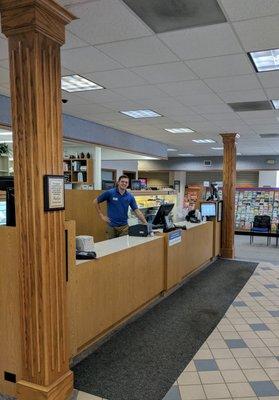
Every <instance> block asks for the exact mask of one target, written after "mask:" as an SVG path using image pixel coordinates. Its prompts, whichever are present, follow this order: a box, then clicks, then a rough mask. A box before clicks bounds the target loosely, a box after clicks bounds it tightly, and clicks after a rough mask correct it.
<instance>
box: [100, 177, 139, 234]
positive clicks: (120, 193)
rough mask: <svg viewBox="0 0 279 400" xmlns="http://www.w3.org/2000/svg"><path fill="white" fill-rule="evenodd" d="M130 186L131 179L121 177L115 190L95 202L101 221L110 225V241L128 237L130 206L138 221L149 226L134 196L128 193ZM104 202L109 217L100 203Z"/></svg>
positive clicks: (108, 230) (108, 231)
mask: <svg viewBox="0 0 279 400" xmlns="http://www.w3.org/2000/svg"><path fill="white" fill-rule="evenodd" d="M128 185H129V177H128V176H127V175H121V176H120V177H119V179H118V181H117V186H116V187H115V188H113V189H109V190H107V191H106V192H104V193H102V194H101V195H100V196H98V197H97V198H96V199H95V200H94V204H95V207H96V209H97V211H98V214H99V215H100V217H101V219H102V220H103V221H105V222H107V223H108V227H107V235H108V239H113V238H116V237H119V236H124V235H128V229H129V225H128V209H129V206H130V207H131V209H132V210H133V211H134V213H135V214H136V216H137V217H138V219H139V220H140V221H141V222H142V223H143V224H147V222H146V219H145V218H144V215H143V214H142V212H141V211H140V210H139V209H138V205H137V203H136V200H135V198H134V196H133V195H132V194H131V193H129V192H128V191H127V187H128ZM103 201H106V202H107V214H108V215H107V216H106V215H104V214H103V213H102V211H101V207H100V203H102V202H103Z"/></svg>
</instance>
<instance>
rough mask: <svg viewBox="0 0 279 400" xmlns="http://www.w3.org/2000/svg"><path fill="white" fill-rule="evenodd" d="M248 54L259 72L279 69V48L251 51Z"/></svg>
mask: <svg viewBox="0 0 279 400" xmlns="http://www.w3.org/2000/svg"><path fill="white" fill-rule="evenodd" d="M248 54H249V55H250V57H251V59H252V61H253V63H254V67H255V68H256V71H257V72H266V71H275V70H277V69H279V49H273V50H263V51H251V52H250V53H248Z"/></svg>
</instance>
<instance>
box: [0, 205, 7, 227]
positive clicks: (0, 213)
mask: <svg viewBox="0 0 279 400" xmlns="http://www.w3.org/2000/svg"><path fill="white" fill-rule="evenodd" d="M6 204H7V203H6V200H0V225H6V223H7V216H6V212H7V211H6Z"/></svg>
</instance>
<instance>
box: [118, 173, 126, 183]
mask: <svg viewBox="0 0 279 400" xmlns="http://www.w3.org/2000/svg"><path fill="white" fill-rule="evenodd" d="M123 178H125V179H129V177H128V175H121V176H120V177H119V178H118V181H117V182H120V181H121V179H123Z"/></svg>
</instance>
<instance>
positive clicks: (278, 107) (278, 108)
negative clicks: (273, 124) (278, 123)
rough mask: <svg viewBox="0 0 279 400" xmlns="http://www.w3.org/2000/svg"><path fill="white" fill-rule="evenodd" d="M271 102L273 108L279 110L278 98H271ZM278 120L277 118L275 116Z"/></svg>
mask: <svg viewBox="0 0 279 400" xmlns="http://www.w3.org/2000/svg"><path fill="white" fill-rule="evenodd" d="M271 103H272V105H273V107H274V108H275V110H279V100H271ZM277 120H278V118H277Z"/></svg>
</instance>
